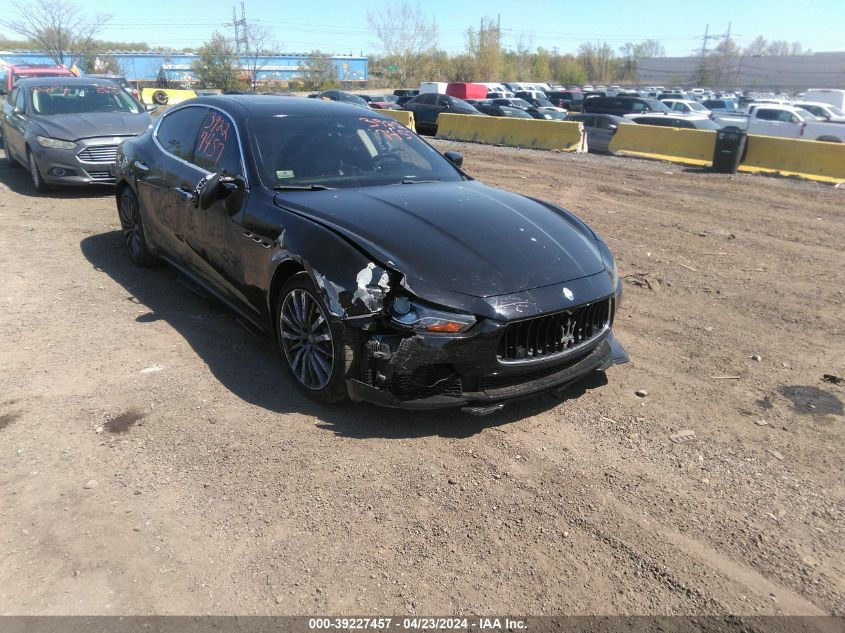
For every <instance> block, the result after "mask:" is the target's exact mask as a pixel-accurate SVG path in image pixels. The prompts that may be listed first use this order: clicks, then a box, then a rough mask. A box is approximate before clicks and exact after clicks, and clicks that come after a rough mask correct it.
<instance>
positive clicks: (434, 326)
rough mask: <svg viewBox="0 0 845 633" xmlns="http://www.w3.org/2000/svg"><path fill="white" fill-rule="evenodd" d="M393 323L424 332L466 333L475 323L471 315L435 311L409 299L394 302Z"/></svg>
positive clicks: (402, 298)
mask: <svg viewBox="0 0 845 633" xmlns="http://www.w3.org/2000/svg"><path fill="white" fill-rule="evenodd" d="M393 321H394V322H395V323H397V324H398V325H401V326H404V327H406V328H410V329H412V330H419V331H423V332H447V333H449V334H456V333H458V332H465V331H466V330H468V329H469V328H470V327H472V325H473V324H474V323H475V317H474V316H472V315H471V314H459V313H457V312H446V311H445V310H435V309H434V308H430V307H428V306H424V305H421V304H419V303H417V302H416V301H413V300H411V299H409V298H408V297H396V298H395V299H394V300H393Z"/></svg>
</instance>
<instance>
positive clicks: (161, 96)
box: [153, 90, 168, 105]
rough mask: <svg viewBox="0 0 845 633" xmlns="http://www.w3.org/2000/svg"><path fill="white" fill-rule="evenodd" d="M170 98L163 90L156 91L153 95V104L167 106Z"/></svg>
mask: <svg viewBox="0 0 845 633" xmlns="http://www.w3.org/2000/svg"><path fill="white" fill-rule="evenodd" d="M167 101H168V96H167V93H166V92H164V91H163V90H156V91H155V92H154V93H153V102H154V103H156V104H158V105H167Z"/></svg>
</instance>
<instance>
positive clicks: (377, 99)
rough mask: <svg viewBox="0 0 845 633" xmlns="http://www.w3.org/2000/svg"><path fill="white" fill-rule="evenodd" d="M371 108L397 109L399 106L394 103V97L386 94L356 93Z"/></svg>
mask: <svg viewBox="0 0 845 633" xmlns="http://www.w3.org/2000/svg"><path fill="white" fill-rule="evenodd" d="M358 96H359V97H361V98H362V99H363V100H364V101H366V102H367V104H368V105H369V106H370V107H371V108H372V109H373V110H398V109H399V106H398V105H396V101H395V99H396V97H393V98H391V97H388V96H386V95H358Z"/></svg>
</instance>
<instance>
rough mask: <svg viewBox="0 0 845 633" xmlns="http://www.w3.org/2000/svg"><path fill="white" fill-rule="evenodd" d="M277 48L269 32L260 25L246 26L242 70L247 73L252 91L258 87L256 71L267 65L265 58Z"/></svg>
mask: <svg viewBox="0 0 845 633" xmlns="http://www.w3.org/2000/svg"><path fill="white" fill-rule="evenodd" d="M275 48H277V45H276V43H275V42H273V36H272V33H271V32H270V31H268V30H267V29H266V28H264V27H263V26H261V25H260V24H248V25H247V28H246V52H245V53H244V55H243V56H242V59H243V61H244V64H243V66H244V70H245V71H247V73H249V80H250V84H251V87H252V89H253V90H255V88H256V86H257V85H258V76H257V75H258V71H259V70H261V69H262V68H264V66H266V65H267V57H268V56H269V55H271V54H272V53H273V50H274V49H275Z"/></svg>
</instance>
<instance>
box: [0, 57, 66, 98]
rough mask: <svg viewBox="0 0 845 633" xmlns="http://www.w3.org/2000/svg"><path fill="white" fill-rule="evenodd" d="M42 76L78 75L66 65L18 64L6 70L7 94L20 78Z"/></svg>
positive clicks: (37, 77) (38, 77)
mask: <svg viewBox="0 0 845 633" xmlns="http://www.w3.org/2000/svg"><path fill="white" fill-rule="evenodd" d="M42 77H76V75H74V74H73V73H72V72H71V71H70V68H67V67H66V66H50V65H48V64H18V65H16V66H9V68H8V70H7V71H6V86H5V94H9V91H11V89H12V86H14V85H15V84H16V83H17V81H18V79H40V78H42Z"/></svg>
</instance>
